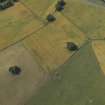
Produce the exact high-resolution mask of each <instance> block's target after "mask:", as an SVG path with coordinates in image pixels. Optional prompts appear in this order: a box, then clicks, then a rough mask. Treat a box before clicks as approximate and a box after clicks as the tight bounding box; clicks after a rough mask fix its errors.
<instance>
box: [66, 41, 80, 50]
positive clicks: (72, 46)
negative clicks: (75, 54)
mask: <svg viewBox="0 0 105 105" xmlns="http://www.w3.org/2000/svg"><path fill="white" fill-rule="evenodd" d="M67 49H69V50H70V51H75V50H78V46H77V45H76V44H75V43H73V42H67Z"/></svg>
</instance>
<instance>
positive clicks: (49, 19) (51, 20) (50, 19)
mask: <svg viewBox="0 0 105 105" xmlns="http://www.w3.org/2000/svg"><path fill="white" fill-rule="evenodd" d="M55 20H56V18H55V16H54V15H52V14H48V16H47V21H48V22H53V21H55Z"/></svg>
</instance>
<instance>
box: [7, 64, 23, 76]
mask: <svg viewBox="0 0 105 105" xmlns="http://www.w3.org/2000/svg"><path fill="white" fill-rule="evenodd" d="M9 72H10V73H11V74H12V75H19V74H20V73H21V68H20V67H18V66H11V67H10V68H9Z"/></svg>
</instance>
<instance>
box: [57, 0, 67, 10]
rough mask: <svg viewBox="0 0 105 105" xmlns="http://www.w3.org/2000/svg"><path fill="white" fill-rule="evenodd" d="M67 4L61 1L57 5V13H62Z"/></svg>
mask: <svg viewBox="0 0 105 105" xmlns="http://www.w3.org/2000/svg"><path fill="white" fill-rule="evenodd" d="M65 4H66V2H65V1H64V0H60V1H58V2H57V4H56V10H57V11H62V10H63V9H64V6H65Z"/></svg>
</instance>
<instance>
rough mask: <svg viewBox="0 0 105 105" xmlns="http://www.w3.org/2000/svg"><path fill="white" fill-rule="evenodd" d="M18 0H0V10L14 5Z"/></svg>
mask: <svg viewBox="0 0 105 105" xmlns="http://www.w3.org/2000/svg"><path fill="white" fill-rule="evenodd" d="M17 1H19V0H0V10H4V9H6V8H9V7H11V6H13V5H14V3H15V2H17Z"/></svg>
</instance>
